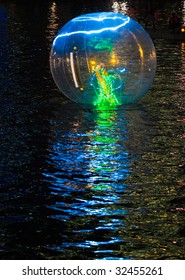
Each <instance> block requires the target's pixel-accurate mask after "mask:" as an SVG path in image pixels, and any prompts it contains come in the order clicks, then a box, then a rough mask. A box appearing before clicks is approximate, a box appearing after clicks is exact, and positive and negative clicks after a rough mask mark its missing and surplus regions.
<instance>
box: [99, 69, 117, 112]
mask: <svg viewBox="0 0 185 280" xmlns="http://www.w3.org/2000/svg"><path fill="white" fill-rule="evenodd" d="M95 74H96V78H97V83H98V87H97V88H96V93H97V99H96V100H95V102H94V105H95V106H98V107H101V108H104V107H110V106H111V107H112V106H113V107H114V106H117V105H120V103H119V101H118V99H117V97H116V95H115V94H114V86H113V85H114V84H115V82H116V81H117V79H118V76H117V75H115V74H109V73H108V71H106V69H104V68H103V64H100V65H98V66H97V67H96V69H95Z"/></svg>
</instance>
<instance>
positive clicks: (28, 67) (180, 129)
mask: <svg viewBox="0 0 185 280" xmlns="http://www.w3.org/2000/svg"><path fill="white" fill-rule="evenodd" d="M63 2H64V3H63V4H59V2H56V3H55V4H54V2H50V1H48V2H47V1H45V4H42V5H41V4H40V2H39V1H31V2H29V3H30V4H29V3H27V4H26V5H25V4H24V3H23V2H18V4H15V3H14V2H11V4H10V3H9V2H6V1H5V8H6V13H7V17H6V16H2V13H1V18H0V23H1V25H0V26H1V27H0V38H1V45H0V104H1V105H0V106H1V114H0V118H1V119H0V140H1V145H0V152H1V153H0V154H1V157H0V197H1V200H0V211H1V216H0V219H1V228H0V233H1V238H0V242H1V246H0V252H1V259H23V258H24V259H184V257H185V253H184V252H185V216H184V213H185V212H184V211H185V181H184V173H185V165H184V153H185V149H184V108H185V98H184V91H185V43H183V42H171V41H165V40H162V39H160V40H155V41H154V44H155V47H156V51H157V61H158V68H157V74H156V78H155V83H154V84H153V86H152V88H151V90H150V91H149V93H148V94H147V95H146V97H145V98H143V99H142V100H141V101H140V102H139V103H137V104H136V105H133V106H132V107H129V108H123V107H120V108H119V109H118V110H117V111H106V112H101V111H92V110H90V109H89V108H84V107H80V106H79V105H76V104H74V103H72V102H71V101H69V100H67V99H66V98H65V97H64V96H62V95H61V93H59V91H58V89H57V88H56V86H55V84H54V82H53V80H52V77H51V73H50V70H49V50H50V46H51V42H52V39H53V38H54V36H55V34H56V32H57V30H58V26H60V25H62V24H63V23H65V22H66V21H67V20H69V19H70V18H71V17H73V16H76V15H78V14H81V13H82V12H89V11H92V9H91V8H90V4H91V5H92V3H91V2H92V1H89V2H88V3H89V4H84V2H83V1H79V3H78V4H79V5H75V7H74V6H73V5H72V1H71V2H70V1H63ZM104 2H105V1H102V3H104ZM106 2H108V3H109V4H108V5H106V7H108V8H106V9H107V10H108V9H109V10H112V9H113V8H111V6H112V4H111V3H110V2H113V1H106ZM114 2H116V1H114ZM86 3H87V1H86ZM93 3H95V4H94V8H93V11H97V10H98V11H99V10H103V9H104V7H105V3H104V4H101V3H100V1H93ZM119 3H120V2H119ZM76 7H78V10H77V9H76ZM1 8H2V6H1ZM137 13H138V14H139V12H137ZM59 15H60V17H59ZM2 42H3V43H2Z"/></svg>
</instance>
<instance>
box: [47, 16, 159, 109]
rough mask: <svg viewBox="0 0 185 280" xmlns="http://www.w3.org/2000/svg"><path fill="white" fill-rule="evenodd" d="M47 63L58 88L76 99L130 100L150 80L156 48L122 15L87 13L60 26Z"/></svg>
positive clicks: (109, 102) (114, 102)
mask: <svg viewBox="0 0 185 280" xmlns="http://www.w3.org/2000/svg"><path fill="white" fill-rule="evenodd" d="M50 68H51V72H52V75H53V78H54V80H55V83H56V85H57V86H58V88H59V89H60V91H61V92H62V93H63V94H65V95H66V96H67V97H68V98H69V99H71V100H73V101H75V102H77V103H83V104H93V105H96V106H104V105H111V106H112V105H113V106H115V105H120V104H130V103H133V102H136V101H137V100H139V99H140V98H141V97H142V96H144V94H145V93H146V92H147V91H148V89H149V88H150V86H151V85H152V83H153V79H154V76H155V71H156V53H155V47H154V45H153V42H152V40H151V38H150V36H149V35H148V33H147V32H146V31H145V30H144V29H143V27H142V26H141V25H140V24H138V23H137V22H136V21H134V20H133V19H131V18H130V17H128V16H126V15H123V14H117V13H112V12H101V13H92V14H85V15H81V16H79V17H76V18H74V19H72V20H71V21H69V22H68V23H67V24H65V25H64V27H63V28H62V29H61V30H60V31H59V33H58V35H57V36H56V38H55V39H54V41H53V44H52V49H51V54H50Z"/></svg>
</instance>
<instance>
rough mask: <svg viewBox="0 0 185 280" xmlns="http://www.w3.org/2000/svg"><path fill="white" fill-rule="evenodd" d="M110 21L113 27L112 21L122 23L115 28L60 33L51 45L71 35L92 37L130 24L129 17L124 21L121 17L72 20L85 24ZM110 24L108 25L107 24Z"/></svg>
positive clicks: (107, 27)
mask: <svg viewBox="0 0 185 280" xmlns="http://www.w3.org/2000/svg"><path fill="white" fill-rule="evenodd" d="M105 19H106V20H111V25H113V24H112V23H113V21H114V20H121V21H123V23H121V24H119V25H116V26H111V27H109V26H106V27H103V28H100V29H95V30H77V31H72V32H66V33H62V34H59V35H58V36H57V37H56V38H55V39H54V42H53V45H55V43H56V41H57V40H58V39H59V38H62V37H69V36H72V35H79V34H86V35H94V34H100V33H102V32H105V31H116V30H118V29H120V28H122V27H123V26H125V25H126V24H128V23H129V22H130V18H129V17H126V18H125V19H123V18H122V17H117V16H114V17H96V18H95V17H92V18H91V17H90V18H89V17H79V18H76V19H73V21H74V22H87V21H100V22H103V21H104V20H105ZM103 24H104V26H105V23H103ZM109 24H110V23H109ZM61 32H62V30H61Z"/></svg>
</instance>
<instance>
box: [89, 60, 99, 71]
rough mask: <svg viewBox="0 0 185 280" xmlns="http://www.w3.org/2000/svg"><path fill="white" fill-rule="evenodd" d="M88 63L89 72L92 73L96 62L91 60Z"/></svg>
mask: <svg viewBox="0 0 185 280" xmlns="http://www.w3.org/2000/svg"><path fill="white" fill-rule="evenodd" d="M89 63H90V71H91V72H94V70H95V67H96V64H97V62H96V60H94V59H91V60H90V61H89Z"/></svg>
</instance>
